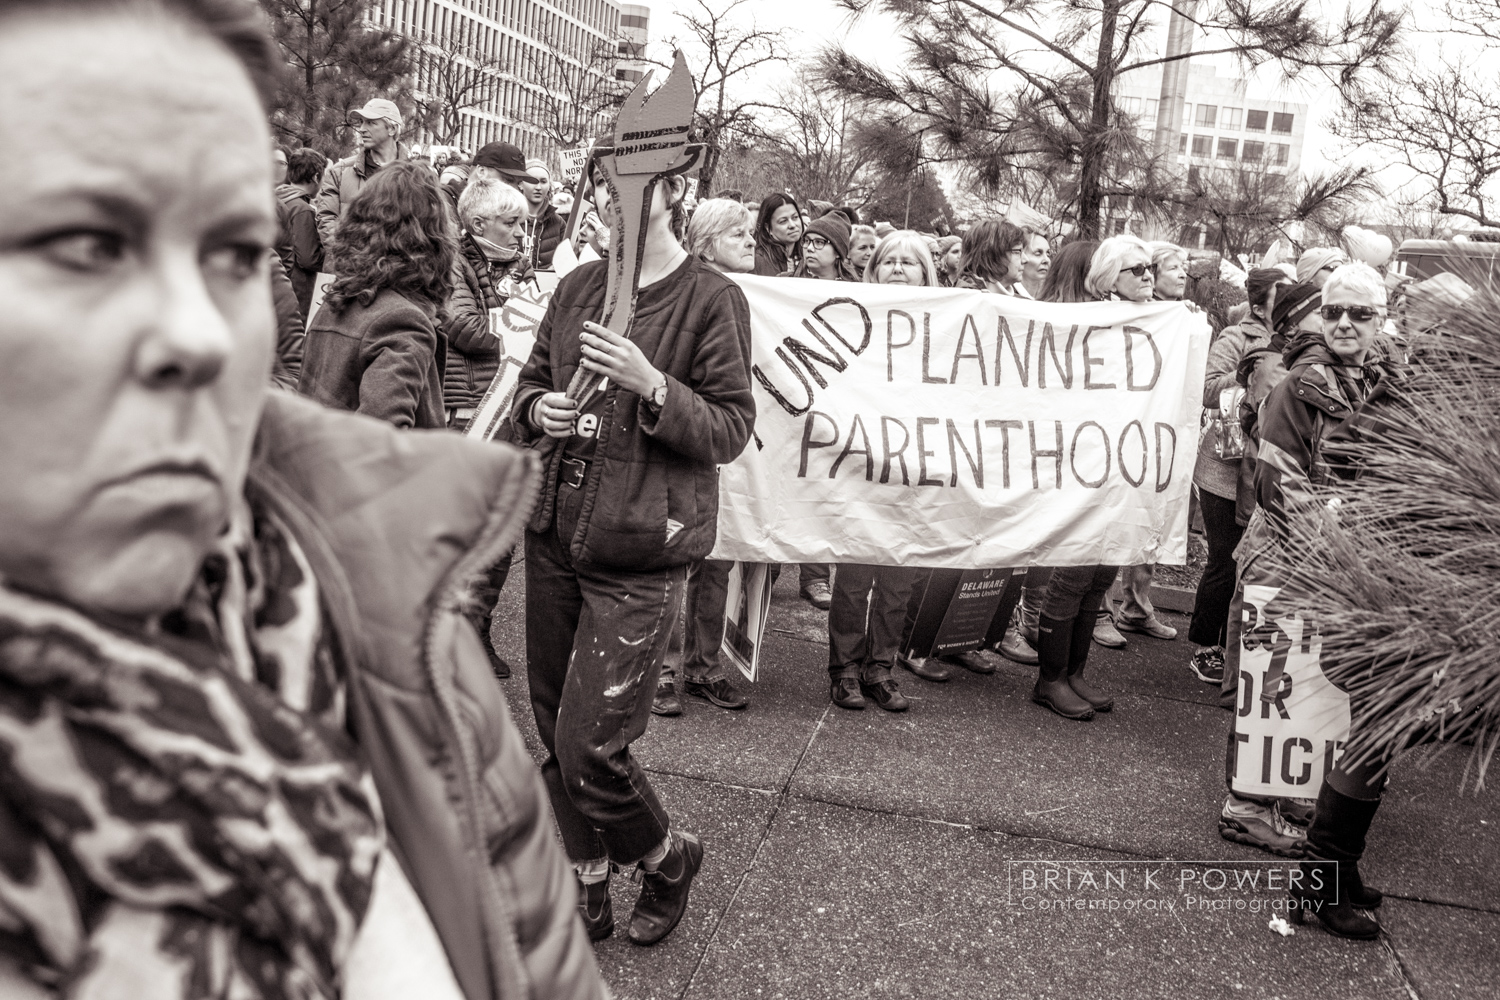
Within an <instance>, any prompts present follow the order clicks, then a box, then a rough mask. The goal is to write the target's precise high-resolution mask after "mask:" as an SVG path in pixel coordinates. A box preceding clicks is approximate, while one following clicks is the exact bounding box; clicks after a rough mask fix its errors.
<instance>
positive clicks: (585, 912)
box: [578, 879, 615, 941]
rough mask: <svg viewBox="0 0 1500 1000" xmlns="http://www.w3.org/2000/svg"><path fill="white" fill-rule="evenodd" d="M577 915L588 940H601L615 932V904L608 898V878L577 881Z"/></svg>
mask: <svg viewBox="0 0 1500 1000" xmlns="http://www.w3.org/2000/svg"><path fill="white" fill-rule="evenodd" d="M578 915H579V916H580V917H582V918H583V928H584V930H586V931H588V935H589V940H590V941H603V940H604V939H605V938H607V937H609V936H610V935H611V934H613V933H614V932H615V904H614V903H612V902H611V901H610V898H609V879H605V880H603V881H602V882H579V883H578Z"/></svg>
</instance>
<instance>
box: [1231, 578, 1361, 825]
mask: <svg viewBox="0 0 1500 1000" xmlns="http://www.w3.org/2000/svg"><path fill="white" fill-rule="evenodd" d="M1280 593H1281V588H1280V587H1275V586H1266V585H1262V584H1255V583H1244V584H1242V585H1241V587H1240V592H1239V595H1238V598H1239V599H1238V600H1236V601H1235V608H1236V609H1238V610H1239V611H1240V618H1239V621H1238V622H1236V623H1234V624H1236V625H1237V626H1238V628H1236V629H1234V631H1235V632H1236V633H1238V634H1237V635H1231V636H1230V639H1231V641H1234V642H1236V645H1237V647H1238V648H1237V650H1236V651H1237V652H1238V654H1239V656H1238V667H1239V695H1238V698H1237V700H1236V703H1235V718H1234V732H1233V733H1232V734H1231V741H1232V742H1231V744H1230V748H1229V787H1230V788H1231V789H1232V790H1233V791H1235V792H1237V793H1239V794H1241V795H1276V796H1290V797H1294V798H1304V799H1315V798H1317V797H1318V790H1319V789H1320V788H1322V786H1323V780H1324V779H1325V778H1327V776H1328V772H1329V771H1331V770H1333V765H1334V762H1335V761H1337V760H1338V758H1339V757H1340V756H1342V754H1343V752H1344V744H1345V742H1347V741H1348V739H1349V696H1348V695H1347V694H1346V693H1344V692H1343V691H1342V690H1340V689H1339V688H1337V687H1335V686H1334V684H1333V683H1332V682H1331V681H1330V680H1328V678H1327V677H1326V676H1324V674H1323V670H1322V667H1321V666H1320V661H1321V658H1322V652H1323V641H1322V637H1321V636H1319V635H1318V632H1317V628H1316V627H1315V624H1314V622H1313V621H1312V620H1311V619H1310V618H1308V617H1307V616H1305V615H1303V614H1302V613H1300V612H1299V611H1297V610H1296V609H1295V608H1293V607H1290V606H1288V605H1287V603H1286V602H1285V601H1284V600H1282V601H1280V602H1278V601H1277V597H1278V596H1279V595H1280Z"/></svg>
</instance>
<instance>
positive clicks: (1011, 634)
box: [996, 625, 1040, 667]
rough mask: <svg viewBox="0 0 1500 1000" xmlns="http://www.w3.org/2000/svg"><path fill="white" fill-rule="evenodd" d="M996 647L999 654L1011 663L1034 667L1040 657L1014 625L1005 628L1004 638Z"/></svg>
mask: <svg viewBox="0 0 1500 1000" xmlns="http://www.w3.org/2000/svg"><path fill="white" fill-rule="evenodd" d="M996 649H998V650H999V652H1000V655H1001V656H1003V657H1005V658H1006V659H1007V660H1010V661H1012V662H1013V663H1024V664H1026V665H1027V666H1033V667H1034V666H1036V664H1037V663H1038V662H1039V659H1040V658H1039V657H1038V656H1037V655H1036V650H1035V649H1033V648H1032V645H1031V643H1029V642H1027V641H1026V637H1025V636H1023V635H1022V634H1021V631H1020V630H1019V629H1017V628H1016V627H1015V626H1014V625H1012V626H1011V627H1010V628H1008V629H1006V630H1005V638H1003V639H1001V640H1000V645H999V646H997V647H996Z"/></svg>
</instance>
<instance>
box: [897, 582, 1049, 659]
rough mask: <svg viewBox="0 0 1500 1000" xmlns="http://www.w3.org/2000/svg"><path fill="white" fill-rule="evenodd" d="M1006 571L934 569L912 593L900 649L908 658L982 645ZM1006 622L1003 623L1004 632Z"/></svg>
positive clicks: (1002, 593)
mask: <svg viewBox="0 0 1500 1000" xmlns="http://www.w3.org/2000/svg"><path fill="white" fill-rule="evenodd" d="M1024 572H1025V570H1009V569H963V570H958V569H936V570H933V571H932V573H931V574H930V575H928V577H927V580H926V582H925V584H923V585H922V586H921V589H920V591H919V593H918V594H917V595H916V596H915V597H914V603H915V604H916V610H915V612H914V613H913V615H912V621H911V628H909V629H908V630H907V632H906V637H905V645H904V648H903V649H902V652H904V653H905V654H906V655H907V656H912V657H920V656H947V655H950V654H953V653H964V652H967V651H969V650H971V649H981V648H983V647H984V646H986V645H988V643H987V642H986V640H987V639H988V638H989V636H990V631H991V629H992V628H993V627H994V624H995V622H994V618H995V614H996V612H997V611H999V609H1000V601H1001V598H1002V597H1004V595H1005V585H1006V584H1007V583H1008V582H1010V579H1011V576H1012V575H1013V574H1015V573H1024ZM1005 625H1006V623H1005V622H1001V623H1000V628H1001V630H1002V632H1003V629H1004V627H1005Z"/></svg>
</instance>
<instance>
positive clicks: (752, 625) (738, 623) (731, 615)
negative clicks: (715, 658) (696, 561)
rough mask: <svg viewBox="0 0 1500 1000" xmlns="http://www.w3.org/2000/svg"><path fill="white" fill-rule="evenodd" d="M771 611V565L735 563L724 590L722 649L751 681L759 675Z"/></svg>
mask: <svg viewBox="0 0 1500 1000" xmlns="http://www.w3.org/2000/svg"><path fill="white" fill-rule="evenodd" d="M770 613H771V567H770V566H768V565H767V564H765V563H735V564H734V566H733V567H732V568H731V569H730V570H729V582H728V585H727V587H726V589H725V592H724V643H723V645H722V646H721V647H720V651H721V652H722V653H723V654H724V655H725V656H727V657H728V658H729V662H730V663H733V664H734V665H735V666H736V667H738V668H739V670H740V673H742V674H744V675H745V679H746V680H748V681H754V680H755V679H756V677H758V676H759V675H760V644H761V639H762V638H763V637H764V636H765V631H766V618H767V617H769V615H770Z"/></svg>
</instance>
